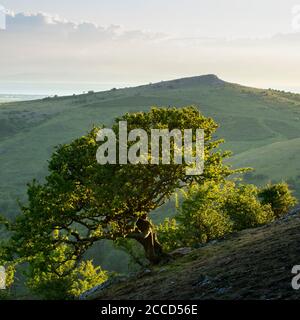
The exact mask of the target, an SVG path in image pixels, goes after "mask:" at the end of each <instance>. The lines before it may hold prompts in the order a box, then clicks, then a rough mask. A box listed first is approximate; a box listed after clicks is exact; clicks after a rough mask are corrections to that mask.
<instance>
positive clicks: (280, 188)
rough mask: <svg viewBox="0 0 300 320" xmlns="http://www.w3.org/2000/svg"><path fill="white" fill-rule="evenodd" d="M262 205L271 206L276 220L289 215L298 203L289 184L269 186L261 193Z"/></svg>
mask: <svg viewBox="0 0 300 320" xmlns="http://www.w3.org/2000/svg"><path fill="white" fill-rule="evenodd" d="M259 197H260V198H261V203H262V204H270V205H271V208H272V210H273V212H274V215H275V217H276V218H280V217H282V216H283V215H285V214H287V213H288V212H289V210H290V209H291V208H292V207H293V206H294V205H295V204H296V203H297V199H296V198H295V197H294V196H293V194H292V192H291V190H290V189H289V186H288V184H287V183H284V182H282V183H278V184H268V185H267V186H266V187H264V188H262V189H261V190H260V192H259Z"/></svg>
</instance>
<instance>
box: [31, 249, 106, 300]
mask: <svg viewBox="0 0 300 320" xmlns="http://www.w3.org/2000/svg"><path fill="white" fill-rule="evenodd" d="M66 249H67V248H66V247H65V246H61V247H59V248H57V249H56V250H55V251H54V252H51V257H49V256H47V257H45V256H44V255H43V253H42V252H41V253H39V254H38V255H37V256H35V257H33V258H31V259H30V262H29V264H30V267H29V270H28V271H27V285H28V287H29V288H30V290H31V291H32V292H33V293H34V294H36V295H38V296H39V297H42V298H45V299H47V300H50V299H51V300H52V299H54V300H65V299H73V298H74V297H78V296H79V295H80V294H81V293H83V292H85V291H87V290H89V289H91V288H93V287H95V286H96V285H99V284H101V283H102V282H104V281H106V280H107V278H108V275H107V272H105V271H102V269H101V268H100V267H94V265H93V263H92V261H90V260H88V261H81V262H80V263H78V264H77V263H76V259H74V260H66Z"/></svg>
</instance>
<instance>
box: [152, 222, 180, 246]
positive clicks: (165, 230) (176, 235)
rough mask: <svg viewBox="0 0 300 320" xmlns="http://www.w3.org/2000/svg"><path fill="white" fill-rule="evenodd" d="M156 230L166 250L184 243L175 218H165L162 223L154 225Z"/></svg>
mask: <svg viewBox="0 0 300 320" xmlns="http://www.w3.org/2000/svg"><path fill="white" fill-rule="evenodd" d="M156 231H157V234H158V238H159V241H160V242H161V244H162V246H163V248H164V250H165V251H166V252H169V251H171V250H173V249H176V248H179V247H181V246H183V245H184V239H183V238H182V234H181V228H180V226H179V225H178V222H177V221H176V219H175V218H172V219H171V218H166V219H165V220H164V222H163V223H160V224H159V225H158V226H156Z"/></svg>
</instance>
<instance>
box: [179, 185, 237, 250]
mask: <svg viewBox="0 0 300 320" xmlns="http://www.w3.org/2000/svg"><path fill="white" fill-rule="evenodd" d="M222 203H223V189H222V188H221V187H220V186H219V185H218V184H215V183H206V184H204V185H194V186H193V187H192V188H190V190H189V191H188V192H187V194H186V199H185V200H184V201H183V203H182V207H181V209H180V210H179V214H178V215H177V217H176V218H177V220H178V221H179V222H180V229H181V232H182V233H183V234H184V236H182V237H184V238H185V240H184V242H185V244H186V245H193V244H194V243H199V242H200V243H205V242H207V241H210V240H213V239H217V238H221V237H223V236H224V235H225V234H227V233H229V232H230V231H231V230H232V223H231V221H230V219H229V217H228V216H227V215H226V213H224V212H222V210H221V206H222Z"/></svg>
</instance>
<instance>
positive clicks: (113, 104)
mask: <svg viewBox="0 0 300 320" xmlns="http://www.w3.org/2000/svg"><path fill="white" fill-rule="evenodd" d="M190 104H195V105H198V106H199V108H200V110H201V111H202V112H203V113H204V114H205V115H206V116H211V117H213V118H214V119H215V120H216V121H217V122H218V123H219V124H220V128H219V130H218V132H217V135H216V138H223V137H224V138H225V139H226V144H225V145H224V147H223V148H224V149H229V150H233V151H234V154H235V156H234V157H233V158H232V160H231V163H232V164H233V165H234V166H235V167H239V166H250V167H253V168H255V170H256V171H255V172H253V173H249V174H247V177H246V178H247V181H248V182H251V183H256V184H262V183H266V182H268V181H269V180H273V181H274V182H275V181H278V180H282V179H283V180H288V182H289V183H290V184H291V185H292V187H293V188H295V189H296V191H297V193H296V195H298V196H300V165H299V164H300V152H299V149H300V142H299V141H300V95H297V94H292V93H285V92H279V91H275V90H262V89H255V88H248V87H243V86H240V85H237V84H232V83H228V82H225V81H223V80H221V79H219V78H218V77H216V76H215V75H206V76H198V77H191V78H183V79H177V80H172V81H164V82H159V83H154V84H149V85H144V86H139V87H135V88H125V89H112V90H110V91H104V92H97V93H93V92H91V93H89V94H83V95H73V96H68V97H51V98H50V97H48V98H44V99H41V100H35V101H24V102H13V103H3V104H0V212H1V213H2V214H4V215H6V216H9V217H14V216H16V215H17V214H18V213H19V211H20V210H19V207H18V202H17V201H18V200H20V201H21V202H24V201H26V184H27V183H28V182H29V181H31V180H32V179H34V178H36V179H38V180H43V178H44V177H45V175H46V174H47V160H48V159H49V157H50V155H51V153H52V152H53V151H54V147H55V146H56V145H58V144H61V143H67V142H70V141H71V140H73V139H75V138H77V137H79V136H81V135H84V134H85V133H86V132H87V131H89V130H90V129H91V128H92V126H93V124H96V125H97V124H102V123H104V124H107V125H109V124H110V123H112V121H113V119H114V118H115V117H116V116H119V115H122V114H124V113H125V112H130V111H143V110H145V111H146V110H149V108H150V107H151V106H153V105H157V106H177V107H181V106H185V105H190ZM173 213H174V207H173V206H172V205H167V206H165V207H164V208H162V209H161V210H160V211H159V212H158V213H156V214H155V213H154V214H153V216H152V218H153V220H154V221H155V222H159V221H161V220H162V219H163V218H164V217H165V216H168V215H170V214H173ZM90 256H91V257H93V258H94V261H95V263H96V264H100V265H101V266H102V267H103V268H104V269H108V270H114V271H117V272H124V271H125V270H126V269H127V265H126V261H127V260H126V256H125V255H124V253H121V252H120V253H119V254H116V252H115V250H112V246H111V245H110V244H106V245H105V246H104V245H103V244H101V245H99V246H98V245H97V246H96V247H95V248H94V247H93V248H92V249H91V251H90ZM120 257H121V258H120Z"/></svg>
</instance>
